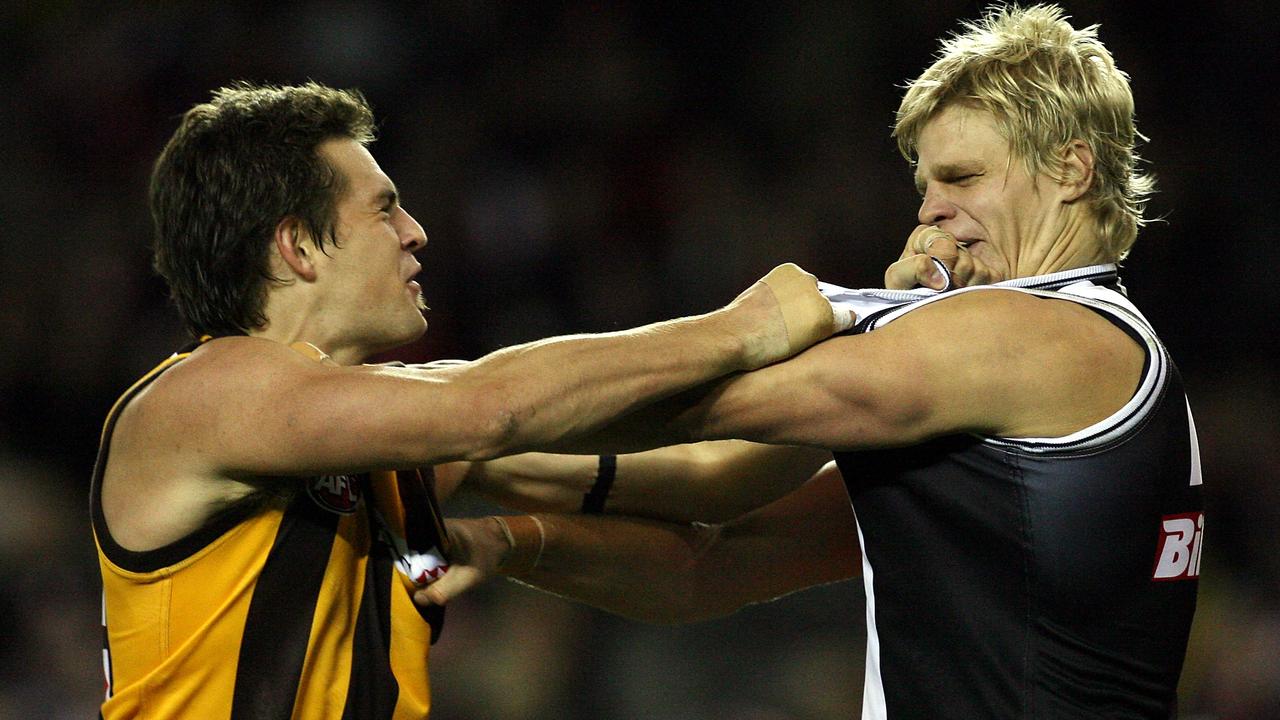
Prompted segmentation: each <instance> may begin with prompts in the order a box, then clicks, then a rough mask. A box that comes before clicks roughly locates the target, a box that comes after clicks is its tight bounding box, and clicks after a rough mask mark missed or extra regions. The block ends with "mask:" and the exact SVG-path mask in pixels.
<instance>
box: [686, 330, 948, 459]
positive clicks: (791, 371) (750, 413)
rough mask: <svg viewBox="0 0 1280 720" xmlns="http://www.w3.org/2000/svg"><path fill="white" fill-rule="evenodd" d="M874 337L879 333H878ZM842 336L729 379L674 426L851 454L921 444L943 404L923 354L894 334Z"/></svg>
mask: <svg viewBox="0 0 1280 720" xmlns="http://www.w3.org/2000/svg"><path fill="white" fill-rule="evenodd" d="M876 335H879V334H878V333H877V334H876ZM876 335H856V336H845V337H838V338H834V339H831V340H828V341H826V342H824V343H822V344H820V345H817V346H814V347H812V348H810V349H809V350H807V351H805V352H804V353H801V354H800V355H798V356H796V357H795V358H792V359H791V360H789V361H787V362H783V363H779V364H776V365H772V366H770V367H767V368H764V369H761V370H757V371H755V372H752V373H747V374H744V375H739V376H736V377H734V378H731V379H729V380H727V381H725V382H723V383H721V384H720V385H719V386H717V387H716V388H714V389H713V390H712V391H711V392H709V393H707V394H706V395H705V396H704V397H703V398H702V399H701V400H700V401H699V402H698V404H697V405H695V406H693V407H691V408H689V409H688V410H686V411H684V412H683V413H682V414H681V415H680V416H679V417H678V418H677V420H676V422H677V423H678V424H680V425H682V426H684V427H686V428H689V431H690V432H691V433H693V434H695V435H697V436H699V437H706V438H720V437H738V438H743V439H747V440H754V441H757V442H765V443H775V444H791V445H805V446H810V447H820V448H826V449H829V450H851V449H860V448H868V447H878V446H885V445H900V444H907V443H910V442H915V441H918V440H919V439H920V437H921V436H922V435H923V434H924V433H926V432H928V420H929V418H930V411H931V408H932V406H933V405H934V403H935V402H936V400H937V397H936V396H935V395H933V394H931V393H930V392H929V391H928V388H927V387H926V384H925V383H923V382H921V381H920V380H921V378H922V376H924V375H926V374H927V373H925V371H924V370H923V366H924V358H923V357H922V354H923V353H922V352H914V353H912V352H908V351H907V348H909V347H910V341H909V340H908V339H906V338H902V337H897V336H894V335H893V334H891V333H884V334H883V335H880V336H879V337H877V336H876Z"/></svg>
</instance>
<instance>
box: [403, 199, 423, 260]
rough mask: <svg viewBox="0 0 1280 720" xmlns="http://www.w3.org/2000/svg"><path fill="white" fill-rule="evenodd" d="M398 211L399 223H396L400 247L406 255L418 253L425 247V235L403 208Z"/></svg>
mask: <svg viewBox="0 0 1280 720" xmlns="http://www.w3.org/2000/svg"><path fill="white" fill-rule="evenodd" d="M399 210H400V212H401V213H402V217H401V221H400V223H398V225H399V228H398V232H399V234H400V247H402V248H404V250H405V252H408V253H415V252H418V251H419V250H421V249H422V248H424V247H426V246H427V233H426V231H425V230H423V229H422V226H421V225H419V224H418V221H417V220H414V219H413V216H412V215H410V214H409V213H408V211H406V210H405V209H404V208H399Z"/></svg>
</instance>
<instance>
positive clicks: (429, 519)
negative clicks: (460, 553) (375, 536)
mask: <svg viewBox="0 0 1280 720" xmlns="http://www.w3.org/2000/svg"><path fill="white" fill-rule="evenodd" d="M435 487H436V476H435V471H434V470H432V469H431V468H426V469H425V470H409V471H404V470H400V471H397V472H396V489H397V490H398V491H399V492H400V499H401V501H402V502H403V504H404V526H405V528H404V532H405V541H406V542H407V543H408V545H409V547H410V548H413V549H414V550H419V551H421V550H428V549H430V548H433V547H434V548H436V549H437V550H439V551H440V555H441V556H442V557H443V558H444V559H445V561H448V560H449V552H450V547H449V533H448V531H447V530H445V527H444V515H443V513H441V512H440V501H438V500H436V491H435ZM417 607H418V614H419V615H421V616H422V619H423V620H426V621H427V624H428V625H430V626H431V644H433V645H434V644H435V642H436V641H437V640H439V639H440V633H441V632H443V631H444V606H443V605H418V606H417Z"/></svg>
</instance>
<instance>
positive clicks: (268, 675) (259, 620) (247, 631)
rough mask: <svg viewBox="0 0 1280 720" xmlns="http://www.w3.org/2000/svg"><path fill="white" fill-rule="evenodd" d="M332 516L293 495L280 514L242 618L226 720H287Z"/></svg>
mask: <svg viewBox="0 0 1280 720" xmlns="http://www.w3.org/2000/svg"><path fill="white" fill-rule="evenodd" d="M337 528H338V515H336V514H334V513H331V512H325V511H324V510H321V509H320V508H319V507H318V506H316V504H315V503H314V502H312V500H311V499H310V497H309V496H308V495H307V494H306V493H299V494H298V497H297V498H296V499H295V500H294V502H293V504H292V505H290V506H289V509H288V510H286V511H285V514H284V518H283V519H282V520H281V522H280V529H279V530H278V531H277V532H276V539H275V543H274V544H273V545H272V547H271V553H270V554H269V555H268V556H267V562H266V565H264V566H263V568H262V573H261V574H260V575H259V577H258V582H257V585H256V586H255V587H254V590H253V599H252V600H250V602H249V612H248V616H247V617H246V618H245V624H244V635H243V637H242V639H241V641H240V659H239V665H238V666H237V667H236V685H235V690H234V693H233V695H232V699H231V720H287V718H289V717H290V716H291V715H292V714H293V703H294V699H295V697H296V696H297V693H298V681H299V679H300V678H301V677H302V663H303V661H304V660H305V659H306V654H307V642H308V640H309V638H310V636H311V621H312V616H313V615H314V614H315V609H316V603H317V601H318V600H319V597H320V592H321V590H322V586H323V584H324V577H325V571H326V569H327V568H328V565H329V554H330V552H331V550H332V547H333V538H334V534H335V532H336V531H337Z"/></svg>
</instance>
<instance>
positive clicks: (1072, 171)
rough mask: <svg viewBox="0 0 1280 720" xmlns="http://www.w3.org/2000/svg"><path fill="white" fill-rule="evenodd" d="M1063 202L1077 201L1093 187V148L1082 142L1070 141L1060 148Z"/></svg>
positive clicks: (1060, 182) (1060, 183)
mask: <svg viewBox="0 0 1280 720" xmlns="http://www.w3.org/2000/svg"><path fill="white" fill-rule="evenodd" d="M1061 160H1062V180H1061V181H1059V183H1058V185H1059V187H1061V189H1062V193H1063V197H1062V200H1063V202H1075V201H1076V200H1079V199H1080V198H1081V197H1082V196H1084V194H1085V193H1086V192H1088V191H1089V188H1090V187H1092V186H1093V148H1090V147H1089V145H1088V144H1087V143H1085V141H1083V140H1072V141H1071V142H1069V143H1067V144H1066V146H1065V147H1063V148H1062V155H1061Z"/></svg>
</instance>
